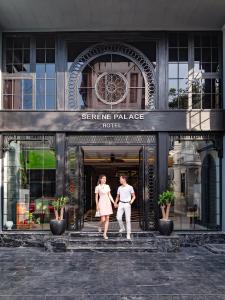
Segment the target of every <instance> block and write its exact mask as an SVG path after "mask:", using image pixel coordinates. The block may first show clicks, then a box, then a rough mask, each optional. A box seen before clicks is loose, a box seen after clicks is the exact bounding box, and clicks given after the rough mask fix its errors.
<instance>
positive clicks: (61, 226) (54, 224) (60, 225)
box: [50, 219, 66, 235]
mask: <svg viewBox="0 0 225 300" xmlns="http://www.w3.org/2000/svg"><path fill="white" fill-rule="evenodd" d="M50 229H51V232H52V234H54V235H61V234H63V233H64V232H65V230H66V220H56V219H54V220H51V221H50Z"/></svg>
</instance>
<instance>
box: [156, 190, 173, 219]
mask: <svg viewBox="0 0 225 300" xmlns="http://www.w3.org/2000/svg"><path fill="white" fill-rule="evenodd" d="M174 198H175V196H174V192H172V191H169V190H167V191H165V192H163V193H161V194H160V195H159V201H158V204H159V205H160V207H161V211H162V219H163V220H168V219H169V213H170V206H171V204H172V203H173V201H174Z"/></svg>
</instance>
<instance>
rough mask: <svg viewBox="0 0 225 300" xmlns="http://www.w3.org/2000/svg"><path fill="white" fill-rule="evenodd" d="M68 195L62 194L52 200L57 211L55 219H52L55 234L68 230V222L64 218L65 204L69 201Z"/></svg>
mask: <svg viewBox="0 0 225 300" xmlns="http://www.w3.org/2000/svg"><path fill="white" fill-rule="evenodd" d="M68 200H69V199H68V197H67V196H60V197H58V198H57V199H56V200H55V201H53V202H52V206H53V208H54V212H55V219H52V220H51V221H50V229H51V232H52V233H53V234H57V235H60V234H63V233H64V231H65V230H66V222H65V220H64V219H63V213H64V208H65V205H66V204H67V203H68Z"/></svg>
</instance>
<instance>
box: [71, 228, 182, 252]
mask: <svg viewBox="0 0 225 300" xmlns="http://www.w3.org/2000/svg"><path fill="white" fill-rule="evenodd" d="M108 237H109V239H108V240H104V238H103V236H102V234H101V233H93V232H89V233H87V232H72V233H69V236H68V242H67V246H66V251H67V252H82V251H84V252H87V251H93V252H95V251H97V252H176V251H179V240H178V238H177V237H175V236H174V237H172V236H170V238H168V237H162V236H157V235H156V234H154V233H153V232H134V233H132V239H131V240H127V239H126V234H120V233H116V232H109V233H108Z"/></svg>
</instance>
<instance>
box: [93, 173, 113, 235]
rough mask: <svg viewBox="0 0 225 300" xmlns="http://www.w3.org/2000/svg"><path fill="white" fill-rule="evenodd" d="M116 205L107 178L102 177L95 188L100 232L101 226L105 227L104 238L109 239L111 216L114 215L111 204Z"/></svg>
mask: <svg viewBox="0 0 225 300" xmlns="http://www.w3.org/2000/svg"><path fill="white" fill-rule="evenodd" d="M110 201H111V202H112V203H113V204H114V201H113V197H112V195H111V193H110V187H109V185H108V184H106V176H105V175H100V176H99V179H98V185H97V186H96V187H95V202H96V211H99V213H100V217H101V221H100V226H99V228H98V231H99V232H101V224H103V225H104V234H103V237H104V239H105V240H107V239H108V236H107V231H108V228H109V216H110V215H112V214H113V210H112V205H111V202H110Z"/></svg>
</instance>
